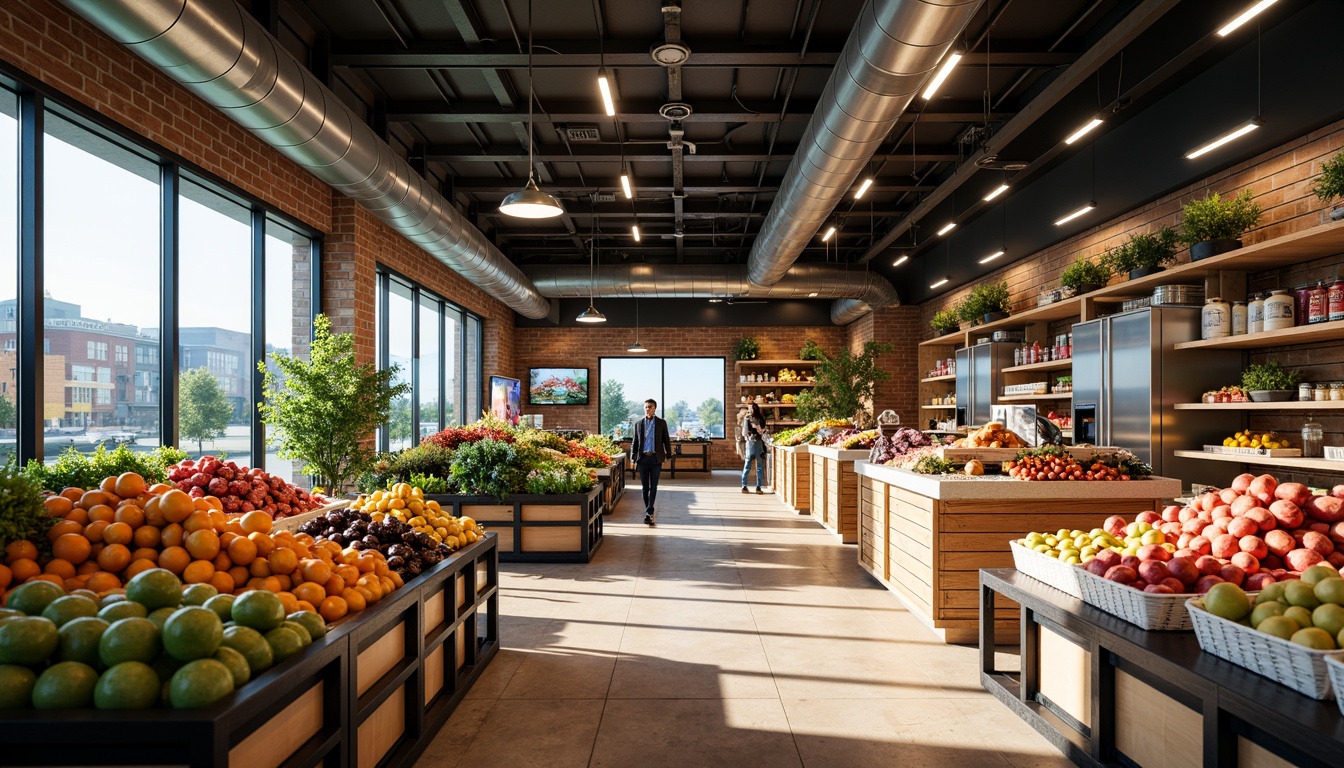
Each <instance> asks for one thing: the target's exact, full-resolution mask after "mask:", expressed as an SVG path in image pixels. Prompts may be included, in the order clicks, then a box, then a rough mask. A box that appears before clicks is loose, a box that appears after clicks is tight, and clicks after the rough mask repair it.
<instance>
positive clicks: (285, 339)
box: [244, 220, 314, 482]
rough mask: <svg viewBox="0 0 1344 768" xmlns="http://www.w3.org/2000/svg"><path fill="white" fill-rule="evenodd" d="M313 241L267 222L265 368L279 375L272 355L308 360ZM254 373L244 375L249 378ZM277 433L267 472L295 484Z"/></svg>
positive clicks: (269, 430)
mask: <svg viewBox="0 0 1344 768" xmlns="http://www.w3.org/2000/svg"><path fill="white" fill-rule="evenodd" d="M313 254H314V248H313V241H312V239H311V238H309V237H307V236H306V235H304V234H302V233H300V232H296V231H295V230H293V229H290V228H289V227H286V226H285V225H284V224H281V223H280V222H278V221H274V220H268V221H267V222H266V298H265V301H266V335H265V339H266V367H267V370H269V371H271V372H272V373H275V374H279V372H280V369H279V366H277V365H276V364H275V363H274V362H273V361H272V360H271V355H272V354H277V355H281V356H283V357H298V358H302V359H304V360H307V359H308V351H309V349H308V343H309V341H310V340H311V339H312V336H313V301H312V274H313V271H312V270H313ZM251 373H252V372H251V370H250V369H249V370H248V371H246V372H244V375H247V376H250V375H251ZM274 432H275V430H274V429H272V428H271V427H269V426H268V427H266V438H267V443H266V444H267V449H266V471H268V472H270V473H271V474H274V475H279V476H280V477H282V478H284V479H286V480H289V481H291V482H293V480H294V479H295V478H294V467H293V462H291V461H290V460H288V459H282V458H280V457H279V456H277V455H276V451H278V450H279V446H278V445H274V444H272V443H271V438H272V436H273V434H274Z"/></svg>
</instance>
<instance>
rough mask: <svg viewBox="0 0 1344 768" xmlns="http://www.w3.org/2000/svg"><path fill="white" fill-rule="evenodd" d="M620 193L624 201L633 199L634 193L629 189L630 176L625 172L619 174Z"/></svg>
mask: <svg viewBox="0 0 1344 768" xmlns="http://www.w3.org/2000/svg"><path fill="white" fill-rule="evenodd" d="M621 191H622V192H624V193H625V199H626V200H633V199H634V198H635V191H634V190H633V189H631V188H630V174H629V173H628V172H626V171H622V172H621Z"/></svg>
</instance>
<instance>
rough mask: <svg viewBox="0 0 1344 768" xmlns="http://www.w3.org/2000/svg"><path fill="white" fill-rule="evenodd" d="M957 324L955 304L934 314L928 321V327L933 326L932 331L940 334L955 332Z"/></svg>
mask: <svg viewBox="0 0 1344 768" xmlns="http://www.w3.org/2000/svg"><path fill="white" fill-rule="evenodd" d="M958 323H959V318H958V316H957V306H956V305H955V304H954V305H952V306H950V307H948V308H947V309H940V310H938V311H937V312H934V313H933V317H932V318H931V319H930V320H929V325H931V326H933V330H935V331H938V332H939V333H940V334H943V333H951V332H952V331H955V330H957V327H958Z"/></svg>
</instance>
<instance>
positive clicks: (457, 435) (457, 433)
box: [421, 427, 605, 466]
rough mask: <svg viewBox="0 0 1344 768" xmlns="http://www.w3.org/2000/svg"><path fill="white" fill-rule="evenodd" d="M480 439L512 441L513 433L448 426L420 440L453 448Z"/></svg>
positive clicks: (487, 428) (482, 428)
mask: <svg viewBox="0 0 1344 768" xmlns="http://www.w3.org/2000/svg"><path fill="white" fill-rule="evenodd" d="M481 440H498V441H500V442H502V443H512V442H513V435H511V434H509V433H508V432H505V431H504V430H502V429H494V428H491V427H449V428H447V429H445V430H443V431H442V432H437V433H435V434H432V435H430V436H429V437H426V438H425V439H424V440H422V441H421V442H422V443H433V444H434V445H437V446H440V447H442V448H449V449H453V448H456V447H457V446H459V445H462V444H463V443H475V442H479V441H481ZM604 466H605V465H604Z"/></svg>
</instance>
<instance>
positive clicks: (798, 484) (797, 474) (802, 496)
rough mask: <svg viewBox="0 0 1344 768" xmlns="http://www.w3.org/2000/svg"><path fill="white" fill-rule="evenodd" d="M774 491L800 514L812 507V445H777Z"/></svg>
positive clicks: (805, 512) (804, 513)
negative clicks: (777, 479)
mask: <svg viewBox="0 0 1344 768" xmlns="http://www.w3.org/2000/svg"><path fill="white" fill-rule="evenodd" d="M775 450H776V451H778V453H777V454H776V456H775V466H776V470H775V476H776V477H777V478H779V481H778V484H777V485H776V486H775V493H776V494H778V495H779V497H780V498H781V499H783V500H784V503H785V504H788V505H789V506H790V507H793V509H794V511H795V512H797V513H798V514H800V515H806V514H807V513H808V510H809V509H811V508H812V454H811V453H810V451H811V450H812V446H810V445H777V446H775Z"/></svg>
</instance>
